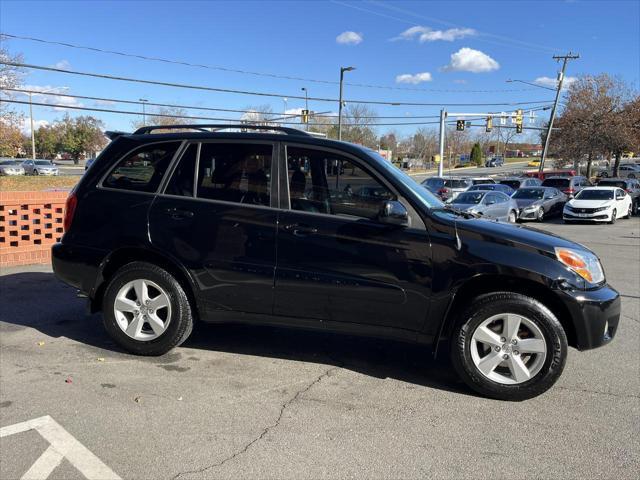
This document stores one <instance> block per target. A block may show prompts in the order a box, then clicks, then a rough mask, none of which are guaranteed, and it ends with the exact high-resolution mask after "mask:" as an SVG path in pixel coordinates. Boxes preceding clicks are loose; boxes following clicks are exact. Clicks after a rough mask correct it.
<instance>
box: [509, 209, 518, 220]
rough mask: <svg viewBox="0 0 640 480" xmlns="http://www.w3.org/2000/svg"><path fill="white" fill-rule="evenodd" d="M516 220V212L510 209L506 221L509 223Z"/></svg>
mask: <svg viewBox="0 0 640 480" xmlns="http://www.w3.org/2000/svg"><path fill="white" fill-rule="evenodd" d="M516 220H518V214H517V213H516V212H515V211H514V210H511V211H510V212H509V215H508V216H507V221H508V222H509V223H516Z"/></svg>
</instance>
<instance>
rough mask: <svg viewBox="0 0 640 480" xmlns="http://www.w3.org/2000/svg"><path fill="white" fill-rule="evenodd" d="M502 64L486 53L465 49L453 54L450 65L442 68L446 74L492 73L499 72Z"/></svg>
mask: <svg viewBox="0 0 640 480" xmlns="http://www.w3.org/2000/svg"><path fill="white" fill-rule="evenodd" d="M499 68H500V64H499V63H498V62H496V61H495V60H494V59H493V58H491V57H490V56H489V55H487V54H486V53H483V52H481V51H480V50H474V49H473V48H467V47H463V48H461V49H460V50H458V51H457V52H456V53H452V54H451V62H450V63H449V65H446V66H444V67H442V70H443V71H445V72H472V73H481V72H491V71H493V70H498V69H499Z"/></svg>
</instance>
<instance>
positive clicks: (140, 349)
mask: <svg viewBox="0 0 640 480" xmlns="http://www.w3.org/2000/svg"><path fill="white" fill-rule="evenodd" d="M139 282H144V283H146V284H147V287H146V288H147V289H148V292H149V294H148V296H149V297H151V302H154V301H157V300H158V299H161V301H164V303H165V304H166V306H158V307H157V308H158V310H157V311H155V312H154V310H151V308H152V307H153V305H154V304H153V303H151V304H148V305H147V306H145V305H144V302H142V301H140V299H139V298H138V290H137V288H136V287H137V286H138V285H139ZM124 291H129V293H130V295H129V296H128V298H125V297H123V296H122V294H123V292H124ZM134 291H135V293H134ZM156 294H159V295H157V296H156ZM152 295H153V296H152ZM132 297H135V298H133V299H132ZM161 297H162V298H161ZM116 299H120V300H122V299H124V301H126V302H127V305H131V307H132V308H135V309H137V310H136V312H137V314H135V313H133V311H131V312H129V311H126V312H125V313H123V312H122V311H118V312H116ZM135 302H138V306H137V307H136V306H133V305H135ZM141 303H142V305H141ZM118 305H120V303H119V304H118ZM158 305H159V304H158ZM128 308H129V307H128ZM143 313H144V314H148V315H149V318H151V317H153V318H155V319H156V320H157V319H160V320H161V322H160V323H163V327H158V324H157V323H156V324H155V327H157V328H152V327H153V325H152V322H149V321H146V320H142V316H144V318H145V319H146V318H148V317H147V316H146V315H143ZM154 313H155V315H156V316H153V314H154ZM136 318H140V328H139V329H137V330H136V328H133V329H131V333H132V334H135V335H136V338H133V337H132V336H131V335H130V334H128V333H126V332H125V329H124V328H125V327H124V326H121V325H123V324H125V325H126V324H127V323H128V325H129V327H131V326H132V324H133V323H134V319H136ZM103 323H104V327H105V329H106V330H107V333H108V334H109V336H110V337H111V338H112V339H113V340H114V341H115V342H116V343H117V344H118V345H120V346H121V347H122V348H123V349H125V350H126V351H127V352H130V353H133V354H135V355H146V356H158V355H163V354H165V353H167V352H168V351H170V350H171V349H172V348H174V347H177V346H178V345H180V344H182V343H183V342H184V341H185V340H186V339H187V338H188V337H189V335H190V334H191V331H192V329H193V316H192V313H191V305H190V304H189V299H188V298H187V295H186V294H185V291H184V289H183V288H182V286H181V285H180V283H179V282H178V281H177V280H176V279H175V278H174V277H173V276H172V275H171V274H169V273H168V272H167V271H166V270H164V269H162V268H160V267H158V266H156V265H153V264H151V263H145V262H133V263H129V264H127V265H124V266H123V267H122V268H120V270H118V271H117V272H116V274H115V275H114V276H113V278H112V279H111V281H110V282H109V285H108V286H107V288H106V290H105V293H104V297H103ZM157 329H161V330H162V332H161V333H159V334H158V333H157ZM126 330H127V331H129V330H130V329H129V328H127V329H126Z"/></svg>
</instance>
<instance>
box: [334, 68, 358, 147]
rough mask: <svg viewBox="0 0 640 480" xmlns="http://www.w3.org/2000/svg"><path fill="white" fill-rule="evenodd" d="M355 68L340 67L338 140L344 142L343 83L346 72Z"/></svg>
mask: <svg viewBox="0 0 640 480" xmlns="http://www.w3.org/2000/svg"><path fill="white" fill-rule="evenodd" d="M355 69H356V68H355V67H340V98H339V99H338V140H342V83H343V81H344V72H350V71H352V70H355Z"/></svg>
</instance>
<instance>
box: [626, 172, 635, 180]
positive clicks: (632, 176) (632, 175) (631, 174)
mask: <svg viewBox="0 0 640 480" xmlns="http://www.w3.org/2000/svg"><path fill="white" fill-rule="evenodd" d="M627 178H633V179H635V178H636V174H635V173H630V174H629V175H627Z"/></svg>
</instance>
